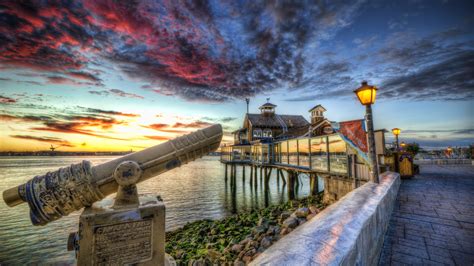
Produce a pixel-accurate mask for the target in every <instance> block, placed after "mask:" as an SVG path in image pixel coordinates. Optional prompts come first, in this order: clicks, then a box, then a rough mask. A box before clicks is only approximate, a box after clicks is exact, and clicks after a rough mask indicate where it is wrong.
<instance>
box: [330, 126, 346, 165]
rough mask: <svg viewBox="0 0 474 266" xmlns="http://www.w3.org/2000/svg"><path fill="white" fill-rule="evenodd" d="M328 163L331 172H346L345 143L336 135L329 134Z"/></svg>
mask: <svg viewBox="0 0 474 266" xmlns="http://www.w3.org/2000/svg"><path fill="white" fill-rule="evenodd" d="M328 140H329V164H330V171H331V172H333V173H341V174H346V173H347V147H346V143H345V142H344V141H343V140H342V139H341V137H339V136H337V135H333V136H329V137H328Z"/></svg>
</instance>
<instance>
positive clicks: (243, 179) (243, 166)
mask: <svg viewBox="0 0 474 266" xmlns="http://www.w3.org/2000/svg"><path fill="white" fill-rule="evenodd" d="M242 182H245V164H243V165H242Z"/></svg>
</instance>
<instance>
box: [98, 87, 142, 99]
mask: <svg viewBox="0 0 474 266" xmlns="http://www.w3.org/2000/svg"><path fill="white" fill-rule="evenodd" d="M89 93H90V94H95V95H101V96H109V95H114V96H118V97H124V98H136V99H144V97H143V96H141V95H138V94H135V93H128V92H125V91H122V90H119V89H110V90H108V91H105V90H103V91H95V90H92V91H89Z"/></svg>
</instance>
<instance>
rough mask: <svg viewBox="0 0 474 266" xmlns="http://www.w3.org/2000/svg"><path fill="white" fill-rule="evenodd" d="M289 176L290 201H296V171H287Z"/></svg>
mask: <svg viewBox="0 0 474 266" xmlns="http://www.w3.org/2000/svg"><path fill="white" fill-rule="evenodd" d="M287 173H288V176H287V179H288V199H290V200H293V199H295V178H296V172H294V171H287Z"/></svg>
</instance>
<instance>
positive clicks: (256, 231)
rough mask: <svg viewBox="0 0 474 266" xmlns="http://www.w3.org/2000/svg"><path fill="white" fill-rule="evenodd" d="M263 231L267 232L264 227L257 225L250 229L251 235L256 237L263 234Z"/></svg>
mask: <svg viewBox="0 0 474 266" xmlns="http://www.w3.org/2000/svg"><path fill="white" fill-rule="evenodd" d="M265 231H267V228H266V227H265V226H264V225H259V226H257V227H254V228H253V229H252V234H253V235H255V236H257V235H260V234H263V233H265Z"/></svg>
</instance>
